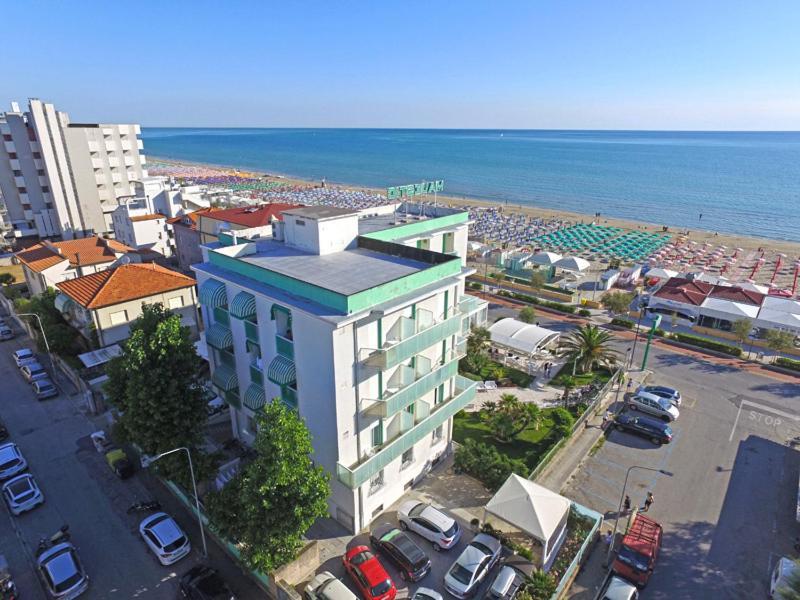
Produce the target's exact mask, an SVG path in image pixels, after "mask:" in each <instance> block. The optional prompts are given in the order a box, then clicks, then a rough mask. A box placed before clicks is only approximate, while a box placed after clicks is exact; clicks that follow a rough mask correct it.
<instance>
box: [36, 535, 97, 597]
mask: <svg viewBox="0 0 800 600" xmlns="http://www.w3.org/2000/svg"><path fill="white" fill-rule="evenodd" d="M36 569H37V571H38V572H39V577H41V579H42V582H43V583H44V586H45V588H47V592H48V595H49V596H50V597H51V598H56V599H57V600H72V599H73V598H77V597H78V596H80V595H81V594H82V593H83V592H85V591H86V590H87V589H89V576H88V575H86V571H84V570H83V565H82V564H81V561H80V559H79V558H78V550H77V549H76V548H75V546H73V545H72V544H70V543H69V542H63V543H61V544H56V545H55V546H53V547H52V548H48V549H47V550H45V551H44V552H42V553H41V554H40V555H39V557H38V558H37V559H36Z"/></svg>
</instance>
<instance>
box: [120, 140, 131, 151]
mask: <svg viewBox="0 0 800 600" xmlns="http://www.w3.org/2000/svg"><path fill="white" fill-rule="evenodd" d="M122 149H123V150H124V151H125V152H130V151H131V149H132V146H131V141H130V140H122Z"/></svg>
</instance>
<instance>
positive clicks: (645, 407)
mask: <svg viewBox="0 0 800 600" xmlns="http://www.w3.org/2000/svg"><path fill="white" fill-rule="evenodd" d="M628 407H629V408H633V409H636V410H640V411H642V412H646V413H650V414H651V415H655V416H657V417H659V418H660V419H663V420H664V421H667V422H670V421H674V420H675V419H677V418H678V417H679V416H680V414H681V413H680V411H679V410H678V409H677V408H676V407H675V406H674V405H673V404H672V402H670V401H669V400H667V399H666V398H662V397H661V396H656V395H655V394H650V393H648V392H637V393H636V394H635V395H634V396H632V397H631V398H630V399H628Z"/></svg>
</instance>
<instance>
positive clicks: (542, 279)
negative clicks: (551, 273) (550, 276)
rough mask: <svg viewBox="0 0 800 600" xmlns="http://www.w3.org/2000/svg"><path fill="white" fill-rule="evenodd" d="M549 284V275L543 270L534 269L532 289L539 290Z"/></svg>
mask: <svg viewBox="0 0 800 600" xmlns="http://www.w3.org/2000/svg"><path fill="white" fill-rule="evenodd" d="M546 284H547V274H546V273H545V272H544V271H543V270H542V269H534V270H533V273H531V287H532V288H533V289H535V290H539V289H541V288H542V287H544V286H545V285H546Z"/></svg>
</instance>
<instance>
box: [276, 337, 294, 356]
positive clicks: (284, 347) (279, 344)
mask: <svg viewBox="0 0 800 600" xmlns="http://www.w3.org/2000/svg"><path fill="white" fill-rule="evenodd" d="M275 350H277V352H278V354H280V355H281V356H285V357H286V358H289V359H291V360H294V342H293V341H292V340H290V339H288V338H285V337H283V336H282V335H278V334H276V335H275Z"/></svg>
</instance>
